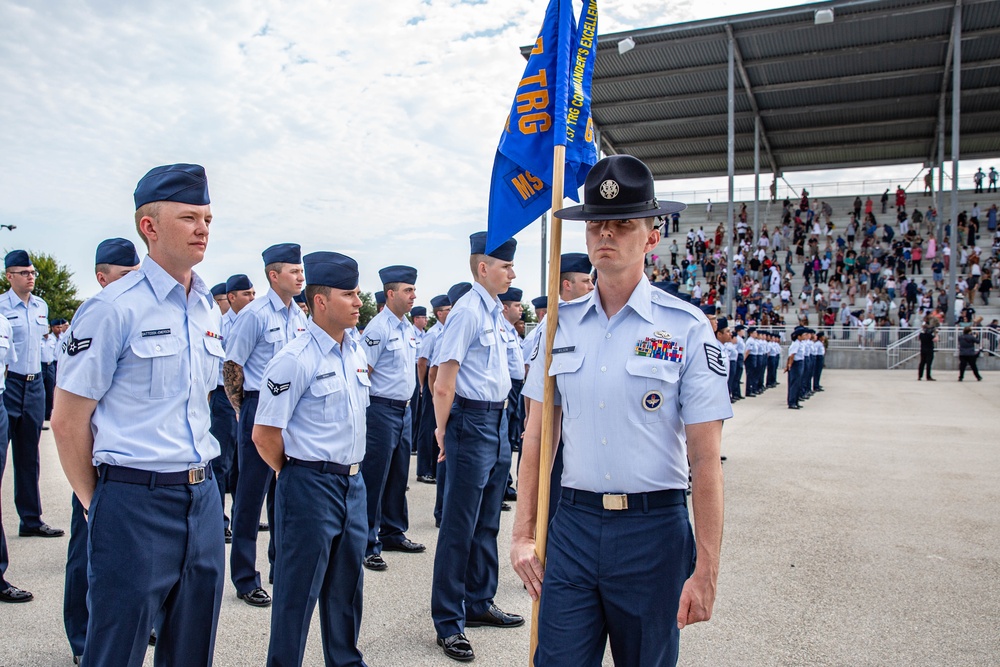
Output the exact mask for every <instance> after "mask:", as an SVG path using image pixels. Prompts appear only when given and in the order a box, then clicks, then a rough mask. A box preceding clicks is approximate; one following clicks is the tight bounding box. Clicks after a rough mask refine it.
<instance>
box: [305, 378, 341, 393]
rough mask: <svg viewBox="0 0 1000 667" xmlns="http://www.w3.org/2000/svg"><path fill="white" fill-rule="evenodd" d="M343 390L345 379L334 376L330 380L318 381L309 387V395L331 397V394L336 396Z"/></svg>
mask: <svg viewBox="0 0 1000 667" xmlns="http://www.w3.org/2000/svg"><path fill="white" fill-rule="evenodd" d="M343 389H344V379H343V378H342V377H340V376H339V375H332V376H330V377H328V378H323V379H322V380H316V381H314V382H313V383H312V384H311V385H309V393H311V394H312V395H313V396H317V397H322V396H329V395H330V394H335V393H337V392H338V391H343Z"/></svg>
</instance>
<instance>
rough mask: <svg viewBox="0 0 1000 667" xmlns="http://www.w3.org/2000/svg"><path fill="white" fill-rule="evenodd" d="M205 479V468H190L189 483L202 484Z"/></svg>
mask: <svg viewBox="0 0 1000 667" xmlns="http://www.w3.org/2000/svg"><path fill="white" fill-rule="evenodd" d="M204 481H205V469H204V468H190V469H189V470H188V484H201V483H202V482H204Z"/></svg>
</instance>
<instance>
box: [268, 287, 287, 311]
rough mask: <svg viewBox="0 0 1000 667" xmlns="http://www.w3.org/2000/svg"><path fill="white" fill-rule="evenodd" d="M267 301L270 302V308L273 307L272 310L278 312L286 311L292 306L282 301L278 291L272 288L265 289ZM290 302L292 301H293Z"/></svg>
mask: <svg viewBox="0 0 1000 667" xmlns="http://www.w3.org/2000/svg"><path fill="white" fill-rule="evenodd" d="M267 301H268V303H270V304H271V308H274V310H275V311H277V312H279V313H280V312H281V311H283V310H286V311H287V310H288V309H289V308H290V307H291V306H292V304H291V303H290V304H288V305H287V306H286V305H285V304H284V303H282V301H281V297H279V296H278V293H277V292H275V291H274V290H273V289H270V290H268V291H267ZM292 303H294V301H293V302H292Z"/></svg>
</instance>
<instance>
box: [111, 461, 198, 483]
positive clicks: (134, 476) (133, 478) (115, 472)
mask: <svg viewBox="0 0 1000 667" xmlns="http://www.w3.org/2000/svg"><path fill="white" fill-rule="evenodd" d="M97 475H98V476H99V477H100V478H101V479H104V480H106V481H110V482H125V483H126V484H142V485H144V486H180V485H182V484H201V483H202V482H204V481H205V480H206V479H212V466H205V467H204V468H191V469H190V470H182V471H180V472H151V471H149V470H137V469H135V468H126V467H124V466H109V465H106V464H102V465H100V466H98V467H97Z"/></svg>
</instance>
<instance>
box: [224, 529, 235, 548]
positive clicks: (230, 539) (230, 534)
mask: <svg viewBox="0 0 1000 667" xmlns="http://www.w3.org/2000/svg"><path fill="white" fill-rule="evenodd" d="M225 535H226V544H232V543H233V531H232V529H231V528H226V533H225Z"/></svg>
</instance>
